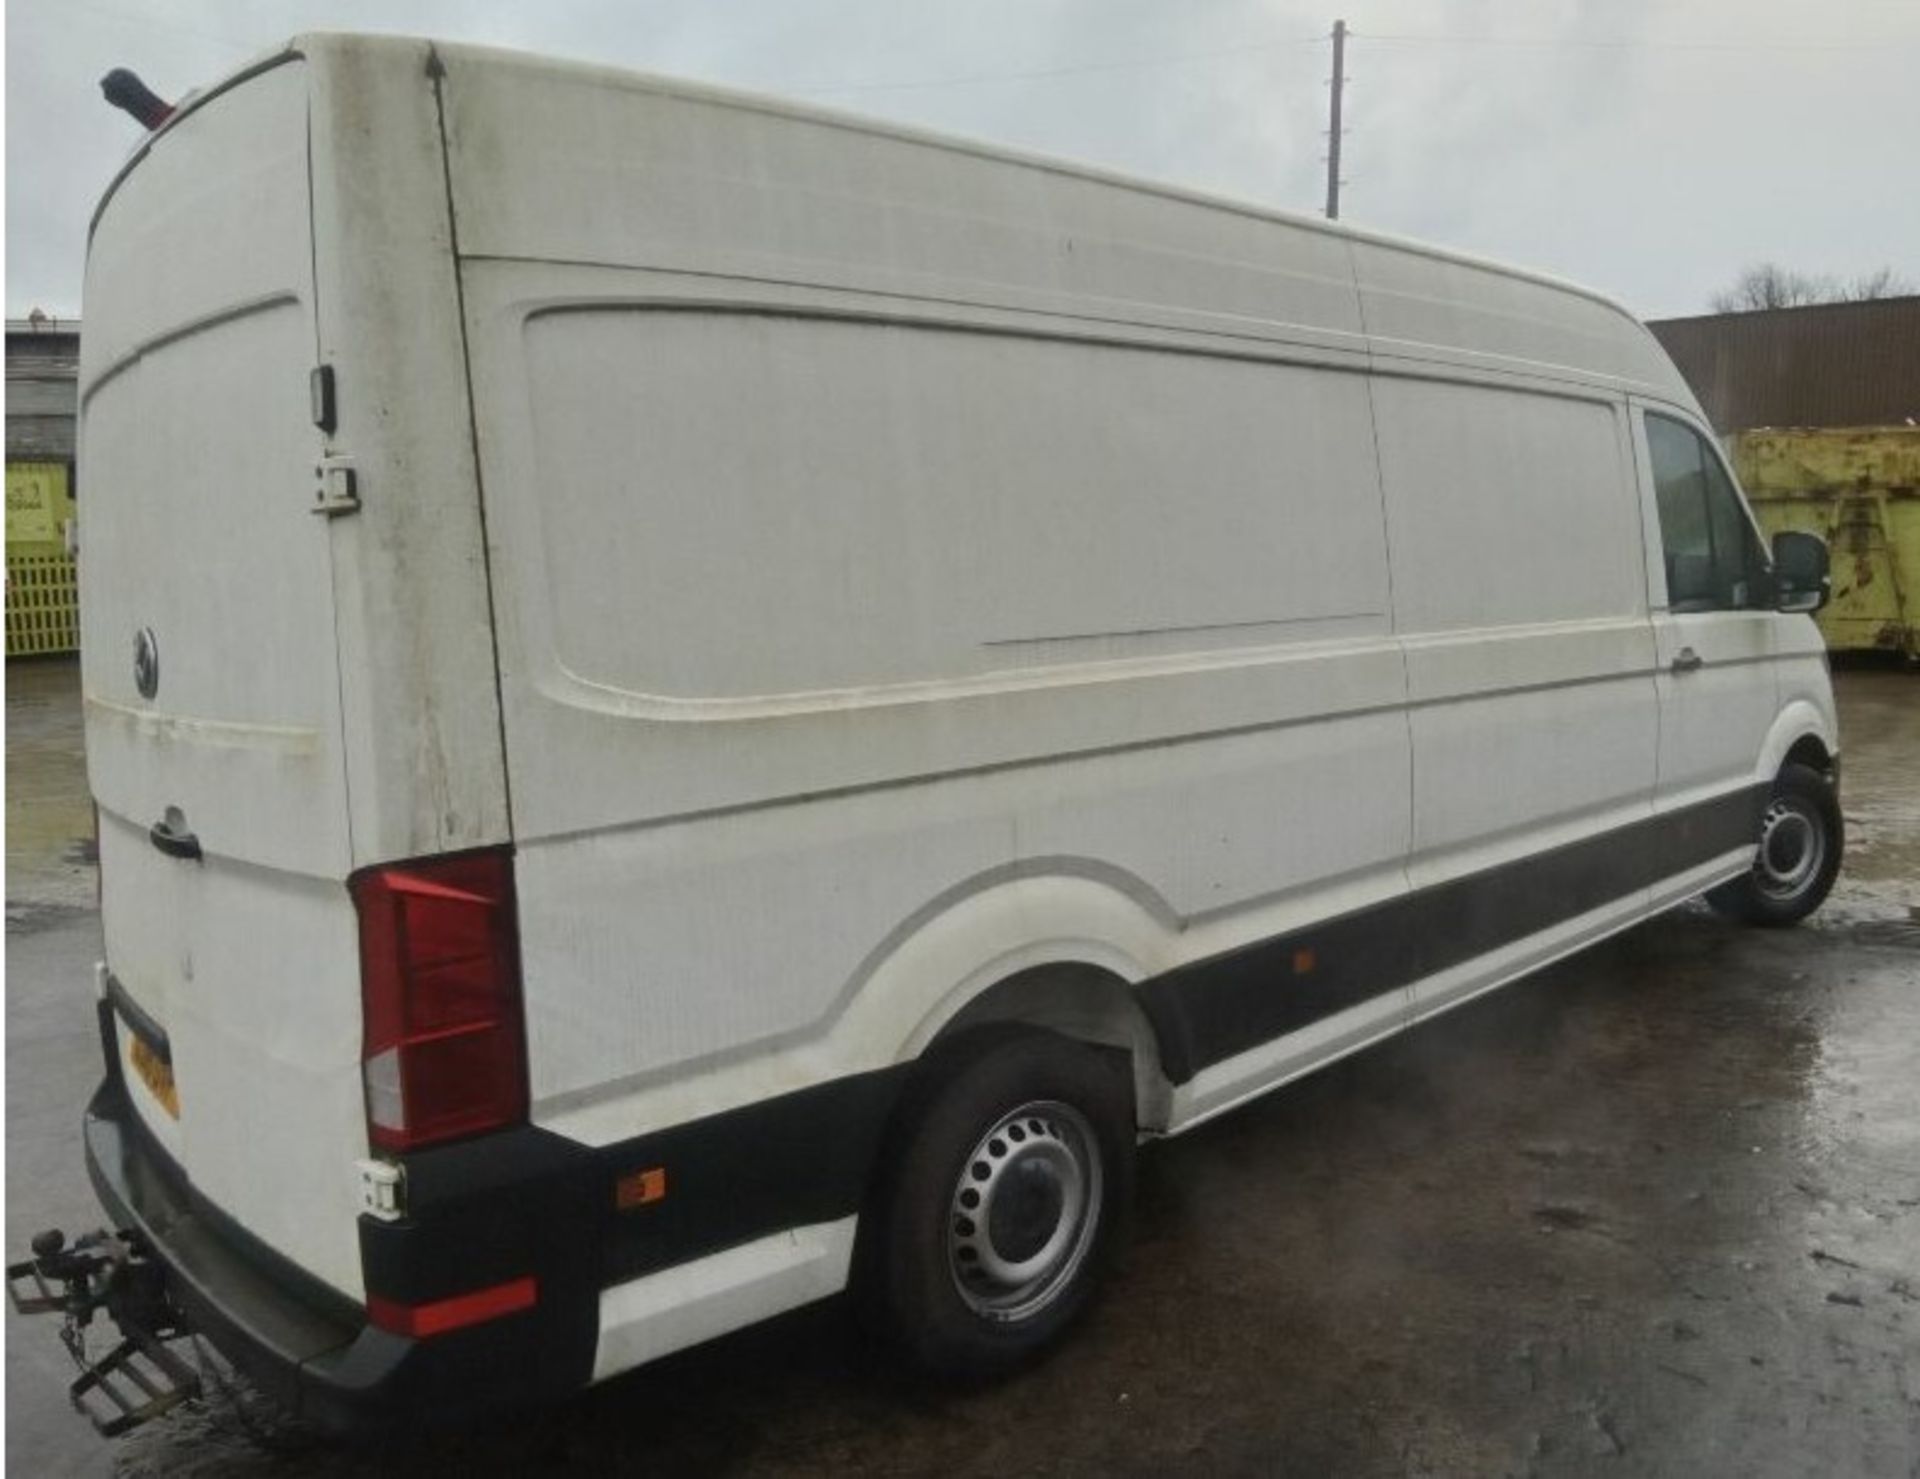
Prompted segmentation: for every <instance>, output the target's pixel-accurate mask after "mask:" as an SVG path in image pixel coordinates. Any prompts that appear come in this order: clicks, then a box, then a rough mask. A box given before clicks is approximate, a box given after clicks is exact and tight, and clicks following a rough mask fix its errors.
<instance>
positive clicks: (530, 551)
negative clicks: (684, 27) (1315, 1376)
mask: <svg viewBox="0 0 1920 1479" xmlns="http://www.w3.org/2000/svg"><path fill="white" fill-rule="evenodd" d="M86 324H87V333H86V341H85V352H84V364H83V370H82V382H83V383H82V397H83V418H84V423H83V432H82V452H81V455H82V458H83V473H84V478H85V487H86V504H85V511H84V527H83V546H82V564H81V573H82V581H81V585H82V608H83V617H84V630H85V648H84V671H85V692H86V726H87V747H88V758H89V764H90V768H91V774H92V783H93V789H94V793H95V795H96V797H97V799H98V803H99V810H100V852H101V865H102V877H103V888H104V897H103V906H102V907H103V913H104V921H105V935H106V960H105V962H104V965H103V966H102V968H101V972H100V990H101V998H102V1004H101V1009H100V1012H101V1017H100V1020H101V1025H102V1033H103V1039H104V1048H105V1053H106V1060H107V1070H108V1071H107V1081H106V1083H105V1085H104V1086H103V1087H102V1088H101V1090H100V1091H99V1094H98V1096H97V1098H96V1099H95V1100H94V1102H93V1104H92V1106H91V1107H90V1109H89V1111H88V1114H87V1119H86V1142H87V1152H88V1156H89V1160H90V1164H91V1166H92V1169H93V1174H94V1178H95V1181H96V1184H97V1186H98V1188H99V1191H100V1195H101V1197H102V1199H103V1201H104V1202H105V1204H106V1206H107V1208H108V1210H109V1212H110V1214H111V1217H112V1219H113V1222H114V1225H115V1226H116V1227H118V1228H122V1229H127V1230H129V1231H130V1233H131V1235H132V1236H131V1237H130V1239H129V1240H128V1241H129V1244H130V1246H131V1248H132V1250H133V1252H134V1254H135V1255H136V1257H137V1258H138V1259H139V1260H141V1261H143V1262H145V1261H151V1262H152V1264H153V1266H156V1267H158V1268H159V1269H161V1270H163V1271H164V1278H165V1280H166V1282H167V1285H168V1288H169V1289H170V1291H171V1298H172V1299H174V1300H175V1301H176V1302H177V1304H178V1306H179V1307H180V1308H181V1309H183V1310H184V1312H185V1315H186V1317H187V1318H188V1319H190V1320H191V1321H192V1322H193V1323H194V1324H196V1325H197V1326H199V1327H200V1328H202V1329H204V1330H205V1331H206V1332H207V1333H208V1334H209V1335H210V1336H211V1337H212V1338H213V1340H214V1341H215V1342H216V1343H217V1344H219V1345H220V1346H222V1347H223V1348H224V1349H225V1350H226V1351H227V1352H228V1353H229V1354H230V1355H231V1356H232V1357H233V1358H234V1359H235V1360H236V1361H237V1362H239V1363H240V1364H241V1365H242V1366H243V1367H244V1368H245V1369H247V1370H248V1371H250V1372H251V1373H253V1374H254V1376H255V1377H256V1378H258V1379H259V1381H260V1382H261V1383H262V1384H264V1385H265V1386H266V1387H267V1388H268V1389H269V1390H270V1391H272V1392H274V1393H276V1394H278V1395H279V1396H280V1397H281V1398H283V1399H284V1400H285V1401H286V1402H287V1403H288V1404H289V1405H290V1406H292V1407H294V1408H295V1409H297V1410H298V1411H299V1412H301V1413H303V1414H305V1415H306V1416H307V1417H309V1418H311V1419H313V1420H314V1421H316V1422H318V1423H319V1424H321V1425H323V1426H326V1427H331V1428H340V1429H347V1428H367V1427H377V1426H379V1425H380V1424H382V1423H388V1422H393V1421H399V1420H412V1419H415V1418H417V1417H419V1416H421V1415H423V1414H428V1413H439V1414H446V1413H452V1412H458V1411H462V1410H469V1409H472V1408H475V1407H480V1406H496V1405H498V1404H499V1403H500V1402H501V1401H503V1400H508V1399H525V1398H528V1397H545V1396H552V1395H555V1394H558V1393H562V1392H565V1391H568V1390H570V1389H574V1388H578V1387H580V1386H582V1385H584V1384H586V1383H588V1382H591V1381H595V1380H599V1379H601V1378H604V1377H608V1376H611V1375H613V1374H614V1373H616V1372H619V1371H623V1370H626V1369H628V1368H630V1367H633V1366H636V1365H639V1364H640V1363H642V1362H646V1361H650V1360H652V1359H654V1358H656V1357H659V1356H661V1355H663V1354H665V1353H667V1352H670V1351H673V1350H676V1349H678V1348H681V1347H685V1346H687V1345H690V1344H692V1343H694V1342H698V1341H702V1340H705V1339H707V1338H709V1337H711V1336H714V1335H717V1334H719V1333H721V1332H723V1331H726V1330H730V1329H733V1328H736V1327H739V1326H741V1325H744V1324H747V1323H749V1322H752V1321H755V1320H759V1319H761V1318H764V1317H766V1316H769V1315H772V1314H774V1313H776V1312H778V1311H782V1310H786V1309H789V1308H792V1307H795V1306H798V1305H800V1304H803V1303H805V1302H808V1301H811V1300H817V1299H820V1298H822V1297H824V1296H828V1295H831V1294H833V1293H835V1292H836V1291H838V1290H840V1289H842V1288H843V1287H846V1286H849V1285H850V1284H851V1285H853V1286H854V1287H855V1288H856V1289H857V1291H858V1293H859V1294H860V1296H861V1298H862V1302H863V1304H864V1306H865V1308H866V1309H867V1310H868V1312H869V1313H870V1315H871V1316H872V1318H873V1319H874V1320H875V1322H876V1323H877V1325H878V1326H879V1328H880V1329H882V1330H883V1331H885V1332H886V1333H888V1334H889V1335H890V1336H892V1337H893V1338H894V1339H895V1340H897V1341H898V1342H899V1343H900V1344H901V1345H902V1346H904V1347H905V1349H906V1350H907V1351H908V1352H909V1353H910V1354H911V1355H913V1356H914V1357H916V1358H917V1359H918V1360H920V1361H921V1362H923V1363H925V1364H927V1365H929V1366H931V1367H933V1368H935V1369H938V1370H943V1371H956V1372H964V1373H972V1374H981V1373H992V1372H996V1371H1000V1370H1004V1369H1007V1368H1009V1367H1010V1366H1012V1365H1014V1364H1015V1363H1017V1362H1018V1361H1020V1360H1021V1359H1023V1358H1025V1357H1027V1356H1028V1355H1029V1354H1031V1353H1032V1352H1033V1351H1035V1350H1036V1349H1038V1348H1039V1347H1040V1346H1042V1345H1044V1344H1045V1343H1046V1342H1047V1341H1048V1340H1050V1339H1051V1338H1052V1337H1053V1336H1054V1335H1055V1334H1056V1333H1058V1331H1059V1330H1060V1328H1061V1327H1062V1326H1063V1325H1064V1324H1065V1323H1066V1322H1067V1321H1068V1320H1069V1319H1070V1318H1071V1316H1072V1315H1073V1314H1074V1313H1075V1311H1076V1310H1077V1309H1079V1308H1080V1307H1081V1306H1082V1305H1083V1304H1084V1302H1085V1300H1086V1298H1087V1297H1088V1295H1089V1293H1090V1291H1091V1289H1092V1288H1093V1285H1094V1282H1095V1279H1096V1276H1097V1273H1098V1270H1099V1267H1100V1265H1101V1262H1102V1259H1103V1255H1104V1254H1105V1253H1106V1251H1107V1249H1108V1245H1109V1243H1110V1241H1111V1238H1112V1235H1113V1231H1114V1228H1115V1223H1116V1219H1117V1217H1118V1214H1119V1212H1120V1210H1121V1208H1122V1206H1123V1204H1124V1202H1125V1199H1126V1195H1127V1190H1128V1187H1129V1183H1130V1176H1131V1173H1130V1160H1131V1156H1132V1149H1133V1145H1134V1142H1135V1140H1136V1139H1137V1138H1140V1137H1151V1136H1160V1135H1170V1134H1175V1133H1178V1132H1180V1131H1182V1130H1186V1129H1188V1128H1191V1127H1192V1126H1194V1125H1196V1124H1199V1123H1201V1122H1203V1121H1205V1120H1206V1119H1208V1118H1210V1117H1211V1116H1213V1115H1216V1114H1219V1113H1221V1112H1223V1111H1225V1110H1227V1109H1230V1108H1232V1107H1233V1106H1235V1105H1237V1104H1240V1103H1242V1102H1243V1101H1245V1100H1247V1099H1248V1098H1250V1097H1251V1096H1253V1095H1256V1094H1259V1093H1262V1092H1264V1091H1266V1090H1269V1089H1272V1088H1274V1087H1275V1086H1276V1085H1279V1084H1282V1083H1285V1082H1287V1081H1288V1080H1290V1079H1292V1078H1294V1077H1296V1076H1298V1075H1300V1074H1302V1073H1305V1072H1307V1071H1308V1070H1310V1069H1313V1068H1315V1067H1318V1066H1319V1065H1322V1064H1325V1063H1327V1062H1329V1061H1331V1060H1333V1059H1335V1058H1337V1057H1339V1056H1341V1055H1342V1054H1345V1053H1348V1052H1351V1051H1353V1050H1354V1049H1356V1048H1359V1047H1361V1046H1363V1045H1365V1044H1367V1043H1369V1042H1373V1041H1376V1040H1378V1039H1380V1038H1382V1037H1384V1036H1387V1035H1389V1034H1391V1033H1394V1032H1398V1031H1400V1030H1402V1029H1404V1028H1406V1027H1408V1026H1410V1025H1411V1024H1413V1023H1415V1022H1418V1021H1420V1020H1422V1019H1424V1018H1426V1017H1429V1016H1432V1015H1433V1014H1435V1013H1437V1012H1440V1011H1444V1010H1446V1009H1447V1008H1449V1007H1452V1006H1456V1005H1458V1004H1459V1003H1461V1002H1463V1001H1466V1000H1468V999H1470V998H1471V997H1473V996H1475V995H1477V994H1478V993H1480V992H1482V991H1485V990H1488V989H1489V988H1491V987H1494V986H1498V985H1500V984H1502V983H1503V982H1507V981H1511V980H1513V979H1515V978H1516V977H1518V976H1520V975H1523V974H1524V973H1526V972H1528V971H1531V970H1533V969H1534V968H1536V967H1538V966H1540V965H1542V964H1544V963H1546V962H1548V961H1551V960H1554V959H1556V958H1558V957H1561V956H1564V955H1566V954H1568V953H1569V952H1571V951H1574V950H1578V949H1580V948H1581V947H1582V946H1584V945H1587V944H1588V943H1590V942H1592V941H1594V940H1597V939H1599V938H1600V937H1602V936H1604V935H1608V934H1611V933H1613V932H1615V931H1617V930H1620V929H1623V928H1626V927H1628V926H1630V925H1632V924H1634V923H1635V922H1637V921H1639V920H1643V919H1645V918H1647V917H1648V916H1649V915H1650V914H1652V913H1654V912H1656V911H1658V910H1662V909H1665V908H1667V907H1669V906H1670V905H1673V904H1675V903H1678V902H1680V901H1681V900H1684V899H1687V898H1689V897H1691V896H1693V895H1697V894H1699V893H1701V892H1702V891H1705V890H1715V892H1714V893H1713V894H1712V895H1710V897H1712V898H1714V899H1715V900H1716V901H1718V902H1719V903H1720V904H1721V905H1722V906H1723V907H1724V908H1725V909H1727V910H1730V911H1732V912H1735V913H1738V914H1741V915H1743V916H1746V917H1748V918H1752V919H1755V920H1758V921H1761V922H1786V921H1789V920H1792V919H1796V918H1798V917H1799V916H1801V915H1803V914H1805V913H1807V912H1808V911H1809V910H1811V909H1812V908H1813V907H1814V906H1815V905H1816V904H1818V903H1819V901H1820V899H1821V898H1822V897H1823V896H1824V894H1825V892H1826V890H1827V888H1828V886H1829V884H1830V883H1831V881H1832V879H1833V876H1834V872H1835V869H1836V868H1837V867H1838V864H1839V859H1840V848H1841V834H1840V818H1839V812H1838V809H1837V806H1836V800H1835V787H1836V779H1837V777H1836V771H1837V766H1838V756H1839V744H1838V739H1837V735H1836V731H1835V721H1834V710H1833V703H1832V698H1831V695H1830V692H1829V686H1828V677H1827V671H1826V667H1825V663H1824V658H1823V653H1822V648H1821V643H1820V638H1819V636H1818V635H1817V633H1816V631H1815V628H1814V624H1813V622H1812V621H1811V620H1810V619H1809V618H1808V616H1806V615H1805V614H1804V613H1805V612H1807V611H1809V610H1811V609H1812V608H1813V607H1814V606H1816V605H1817V604H1818V603H1819V601H1820V600H1821V598H1822V591H1823V589H1824V577H1825V552H1824V548H1823V547H1822V546H1821V545H1820V544H1819V543H1818V541H1814V540H1810V539H1808V538H1807V537H1806V536H1795V535H1784V536H1782V537H1781V539H1780V541H1778V542H1777V543H1776V545H1775V548H1774V550H1773V551H1772V553H1771V556H1770V555H1769V553H1768V552H1767V551H1766V550H1764V549H1763V547H1762V545H1761V542H1760V539H1759V537H1758V535H1757V533H1756V531H1755V527H1754V525H1753V523H1752V522H1751V519H1750V517H1749V515H1748V512H1747V510H1746V508H1745V506H1744V505H1743V503H1742V501H1741V498H1740V495H1739V493H1738V491H1737V490H1736V488H1735V485H1734V482H1733V480H1732V478H1731V477H1730V475H1729V474H1728V472H1727V470H1726V466H1725V463H1724V462H1723V460H1722V459H1721V457H1720V454H1719V452H1718V451H1717V450H1716V448H1715V444H1714V441H1713V439H1712V437H1711V436H1710V434H1709V432H1708V428H1707V426H1706V424H1705V422H1704V421H1703V420H1702V418H1701V414H1700V410H1699V407H1698V406H1697V405H1696V403H1695V401H1694V398H1693V396H1692V395H1691V394H1690V393H1689V392H1688V390H1687V387H1686V385H1685V384H1684V383H1683V382H1682V380H1681V378H1680V376H1679V375H1678V374H1677V373H1676V372H1675V370H1674V368H1673V366H1672V364H1671V363H1670V362H1669V361H1668V359H1667V357H1666V355H1665V354H1664V353H1663V352H1662V350H1661V349H1660V347H1659V345H1658V344H1657V343H1655V341H1654V339H1653V338H1652V336H1651V335H1649V334H1648V333H1647V332H1646V331H1645V329H1643V328H1642V327H1641V326H1640V325H1639V324H1638V323H1636V322H1635V321H1634V319H1633V318H1632V317H1631V316H1630V315H1629V314H1628V313H1627V312H1626V311H1625V310H1623V309H1622V308H1620V307H1618V306H1617V305H1615V304H1613V303H1611V302H1608V301H1607V300H1606V299H1604V298H1601V297H1598V296H1596V295H1595V294H1593V293H1590V292H1587V291H1584V290H1582V289H1578V288H1574V287H1570V286H1567V285H1565V284H1562V283H1558V282H1554V281H1550V280H1547V279H1544V278H1541V277H1537V276H1534V275H1532V274H1529V273H1524V272H1517V271H1513V270H1510V269H1506V268H1501V267H1496V266H1493V265H1490V264H1487V263H1484V262H1479V261H1475V260H1472V259H1469V258H1466V257H1462V256H1459V255H1456V254H1453V253H1449V252H1444V251H1439V250H1435V249H1433V248H1429V247H1423V246H1416V245H1413V244H1410V243H1406V242H1400V241H1393V240H1387V239H1383V238H1381V237H1377V236H1374V235H1371V234H1368V233H1366V232H1363V231H1357V230H1353V229H1350V228H1347V227H1343V226H1337V225H1330V224H1327V223H1325V222H1322V221H1319V220H1310V219H1304V218H1300V217H1294V216H1287V215H1282V214H1278V213H1275V212H1272V211H1269V210H1266V209H1264V208H1258V207H1254V206H1249V205H1244V204H1236V203H1233V202H1230V201H1223V200H1217V199H1211V198H1207V197H1203V196H1199V195H1195V194H1191V193H1188V192H1185V191H1180V190H1174V189H1168V188H1165V187H1161V186H1153V185H1147V184H1143V183H1140V182H1137V181H1131V180H1124V179H1119V178H1115V177H1113V176H1110V175H1106V174H1102V173H1100V172H1097V171H1094V170H1089V169H1083V168H1079V167H1075V166H1067V165H1062V164H1058V163H1053V162H1049V161H1044V160H1038V159H1030V158H1024V157H1021V156H1018V155H1014V154H1010V153H1007V152H1004V151H1000V150H995V149H987V148H984V147H979V146H975V145H971V144H960V143H955V142H952V141H947V140H942V139H936V138H930V137H926V136H923V135H919V134H915V133H911V132H908V131H906V130H902V129H897V128H894V127H891V126H881V125H877V124H872V123H867V122H863V121H860V120H857V119H851V118H845V117H840V116H837V115H832V114H827V113H821V112H817V111H814V110H810V109H802V108H797V107H792V106H789V105H787V104H784V103H777V102H772V101H768V100H765V99H760V98H753V97H745V96H739V95H735V94H731V93H722V92H717V91H713V90H710V89H706V88H702V87H695V86H691V85H687V84H683V83H678V82H669V81H664V80H660V79H656V78H651V77H643V76H634V75H631V74H628V73H624V72H616V71H608V70H602V69H598V68H594V67H589V66H580V65H573V64H560V63H553V62H547V61H540V60H534V59H531V58H527V57H522V56H515V55H508V54H503V53H497V52H489V51H482V50H476V49H472V48H467V47H454V46H435V45H430V44H428V43H425V42H418V41H410V40H398V39H392V38H381V39H367V38H358V37H338V36H315V37H305V38H301V39H299V40H297V41H295V42H294V43H292V44H291V45H289V46H288V47H287V48H286V49H285V50H284V51H281V52H279V53H277V54H275V55H273V56H271V57H269V58H267V59H265V60H263V61H261V62H260V63H258V64H257V65H254V66H251V67H249V68H247V69H246V70H245V71H243V72H241V73H240V74H238V75H236V76H235V77H233V78H231V79H230V80H228V81H226V82H224V83H222V84H220V85H219V86H217V87H214V88H212V89H211V90H209V91H208V92H206V93H205V94H204V95H202V96H200V97H198V98H197V99H195V100H194V101H192V102H191V103H190V104H188V105H186V106H184V107H182V108H181V109H180V110H179V111H178V112H177V113H175V114H174V115H173V116H172V117H171V119H170V120H168V121H167V122H166V123H165V124H164V125H163V126H162V127H161V128H159V130H158V131H157V132H155V133H154V134H152V135H151V136H150V137H149V138H148V139H147V141H146V142H145V143H144V144H143V145H142V146H141V148H140V149H139V150H138V152H137V153H136V155H135V157H134V158H133V159H132V160H131V161H130V162H129V163H128V165H127V166H126V168H125V169H124V170H123V171H122V172H121V174H120V175H119V177H118V178H117V179H116V180H115V181H114V183H113V185H112V186H111V188H110V189H109V190H108V192H107V196H106V198H105V200H104V201H103V202H102V204H101V206H100V208H99V212H98V214H97V216H96V218H95V222H94V229H93V233H92V240H91V247H90V252H89V258H88V269H87V287H86Z"/></svg>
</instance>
